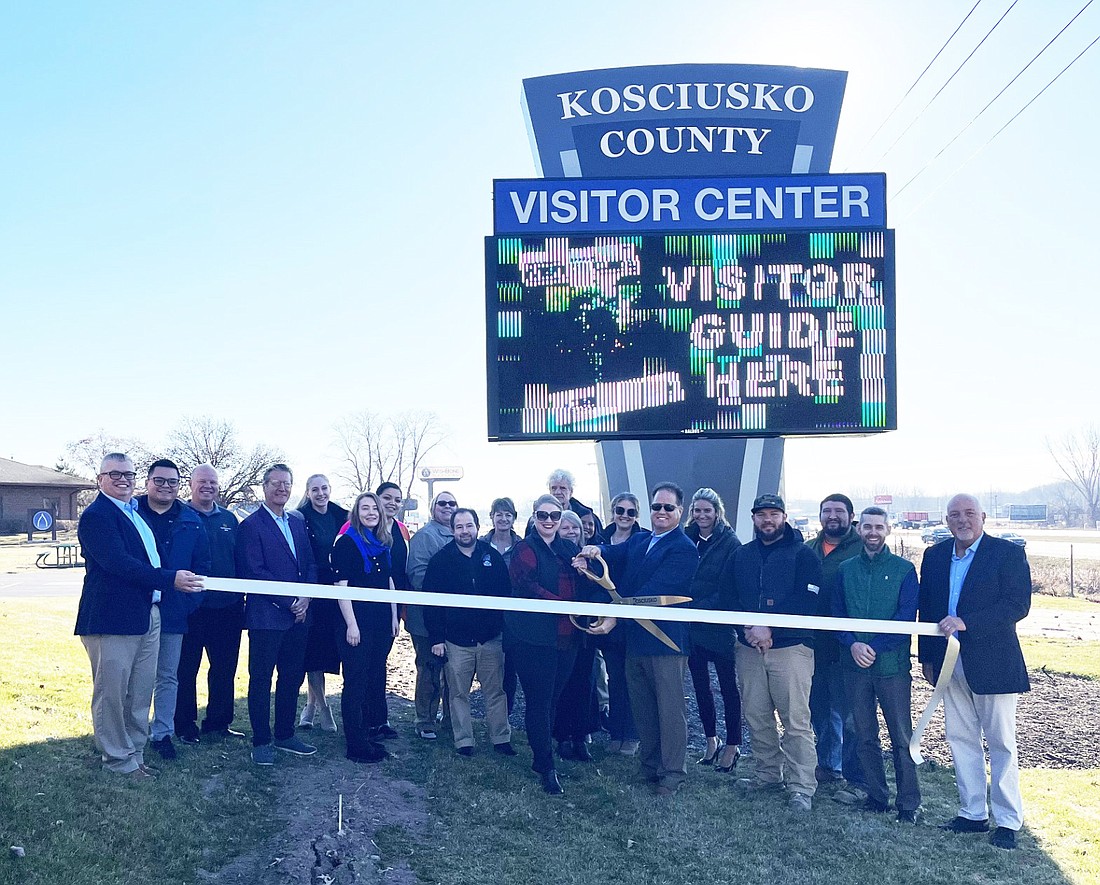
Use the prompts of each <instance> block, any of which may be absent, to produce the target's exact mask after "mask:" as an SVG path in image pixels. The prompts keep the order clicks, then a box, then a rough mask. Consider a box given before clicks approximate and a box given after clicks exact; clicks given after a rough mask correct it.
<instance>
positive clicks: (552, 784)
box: [542, 768, 565, 796]
mask: <svg viewBox="0 0 1100 885" xmlns="http://www.w3.org/2000/svg"><path fill="white" fill-rule="evenodd" d="M542 788H543V790H545V791H546V792H547V793H549V794H550V795H551V796H560V795H561V794H562V793H564V792H565V790H563V789H562V788H561V781H559V780H558V773H557V772H556V771H554V769H552V768H551V769H550V770H549V771H544V772H543V774H542Z"/></svg>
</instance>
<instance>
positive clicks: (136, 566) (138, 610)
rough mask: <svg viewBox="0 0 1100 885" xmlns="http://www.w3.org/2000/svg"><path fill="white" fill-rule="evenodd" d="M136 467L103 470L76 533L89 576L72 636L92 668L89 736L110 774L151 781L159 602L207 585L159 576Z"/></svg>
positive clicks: (120, 464) (166, 572)
mask: <svg viewBox="0 0 1100 885" xmlns="http://www.w3.org/2000/svg"><path fill="white" fill-rule="evenodd" d="M135 478H136V477H135V474H134V463H133V461H131V460H130V458H129V456H127V455H124V454H121V453H119V452H113V453H111V454H109V455H106V456H105V457H104V459H103V462H102V464H101V465H100V468H99V476H98V477H97V481H98V483H99V492H100V493H99V495H98V496H97V497H96V499H95V500H94V501H92V503H91V504H89V505H88V507H87V508H85V510H84V513H83V514H81V517H80V524H79V526H78V529H77V534H78V537H79V538H80V546H81V549H82V550H83V553H84V559H85V562H86V564H87V570H86V573H85V575H84V589H83V590H82V591H81V594H80V606H79V609H78V611H77V616H76V630H75V633H76V635H77V636H79V637H80V639H81V642H83V643H84V648H85V649H86V650H87V652H88V659H89V661H90V662H91V665H92V730H93V732H94V734H95V742H96V746H97V747H98V748H99V752H100V754H101V756H102V759H103V767H104V768H106V769H107V770H109V771H114V772H117V773H119V774H125V775H128V776H130V777H134V778H151V777H154V773H153V771H152V769H150V768H147V767H146V765H145V756H144V752H145V744H146V742H147V741H148V739H149V705H150V703H151V701H152V698H153V683H154V680H155V677H156V668H157V652H158V650H159V647H160V606H159V604H160V600H161V596H162V594H165V593H168V592H169V591H170V590H172V589H173V588H174V589H176V590H180V591H182V592H184V593H192V592H196V591H200V590H202V578H201V577H200V576H198V575H196V574H194V573H193V572H191V571H187V570H185V569H181V570H175V569H170V568H162V567H161V561H160V555H159V554H158V552H157V545H156V541H155V539H154V537H153V533H152V531H151V530H150V528H149V526H148V525H147V524H146V522H145V521H144V520H143V519H142V518H141V516H140V514H139V513H138V509H137V505H136V504H135V503H134V502H133V501H132V500H131V499H132V496H133V494H134V479H135Z"/></svg>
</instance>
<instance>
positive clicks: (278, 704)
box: [236, 464, 317, 765]
mask: <svg viewBox="0 0 1100 885" xmlns="http://www.w3.org/2000/svg"><path fill="white" fill-rule="evenodd" d="M293 482H294V478H293V476H292V474H291V472H290V468H289V467H287V466H286V465H285V464H274V465H272V466H271V467H269V468H268V469H267V470H266V471H265V472H264V479H263V491H264V503H263V504H262V505H261V506H260V509H259V510H257V511H256V512H255V513H253V514H252V515H251V516H249V517H248V518H247V519H245V520H244V522H242V523H241V526H240V528H239V529H238V530H237V549H236V558H237V577H238V578H250V579H253V580H259V581H286V582H290V583H299V584H316V583H317V565H316V563H315V562H314V559H313V550H312V548H311V547H310V543H309V536H308V535H307V534H306V525H305V522H304V521H303V520H301V519H297V518H292V517H291V516H290V514H289V513H288V511H287V509H286V505H287V502H288V501H289V500H290V489H291V486H292V485H293ZM308 616H309V599H308V598H307V597H293V596H271V595H267V594H260V593H249V594H248V597H247V599H246V601H245V615H244V618H245V626H246V627H247V628H248V718H249V720H250V722H251V724H252V761H253V762H254V763H256V764H257V765H273V764H274V763H275V750H277V749H278V750H283V751H284V752H287V753H293V754H294V755H296V756H311V755H312V754H314V753H316V752H317V748H316V747H314V746H312V745H310V744H307V743H305V741H302V740H300V739H299V738H297V737H295V735H294V716H295V713H296V712H297V707H298V690H299V689H300V688H301V686H302V680H303V679H305V675H306V674H305V667H304V664H305V654H306V637H307V635H308V626H307V618H308ZM276 670H278V673H279V677H278V682H277V683H276V685H275V733H274V740H273V739H272V731H271V713H270V711H271V679H272V675H273V674H274V673H275V671H276Z"/></svg>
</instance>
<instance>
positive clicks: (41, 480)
mask: <svg viewBox="0 0 1100 885" xmlns="http://www.w3.org/2000/svg"><path fill="white" fill-rule="evenodd" d="M0 486H56V487H58V488H62V487H64V488H71V489H94V488H95V487H96V485H95V483H94V482H93V481H92V480H90V479H83V478H81V477H79V476H69V474H67V473H61V472H60V471H59V470H54V469H53V468H51V467H40V466H38V465H36V464H20V463H19V462H18V461H9V460H8V459H7V458H0Z"/></svg>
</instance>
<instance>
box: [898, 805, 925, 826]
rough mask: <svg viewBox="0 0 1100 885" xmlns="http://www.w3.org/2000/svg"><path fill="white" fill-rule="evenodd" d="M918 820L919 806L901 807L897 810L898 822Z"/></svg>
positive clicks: (906, 822) (904, 822) (913, 822)
mask: <svg viewBox="0 0 1100 885" xmlns="http://www.w3.org/2000/svg"><path fill="white" fill-rule="evenodd" d="M919 820H920V809H919V808H903V809H900V810H899V811H898V823H899V824H915V823H916V822H917V821H919Z"/></svg>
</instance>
